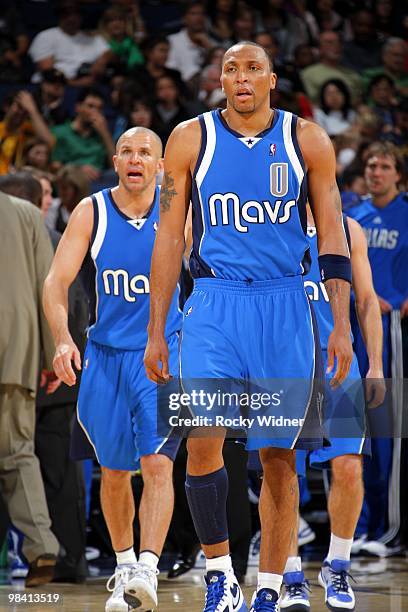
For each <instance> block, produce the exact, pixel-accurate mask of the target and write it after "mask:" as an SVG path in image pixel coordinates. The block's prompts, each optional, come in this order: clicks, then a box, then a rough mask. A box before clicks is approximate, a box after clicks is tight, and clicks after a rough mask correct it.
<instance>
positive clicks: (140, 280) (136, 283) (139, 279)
mask: <svg viewBox="0 0 408 612" xmlns="http://www.w3.org/2000/svg"><path fill="white" fill-rule="evenodd" d="M102 280H103V286H104V289H105V293H106V295H111V294H113V295H115V296H123V297H124V298H125V300H126V301H127V302H135V301H136V297H135V296H134V295H131V293H136V294H137V293H139V294H140V293H150V286H149V279H148V278H147V276H144V274H135V276H133V277H132V278H130V279H129V274H128V272H127V271H126V270H104V271H103V272H102Z"/></svg>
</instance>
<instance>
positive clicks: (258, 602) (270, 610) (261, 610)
mask: <svg viewBox="0 0 408 612" xmlns="http://www.w3.org/2000/svg"><path fill="white" fill-rule="evenodd" d="M267 597H268V593H265V592H263V593H260V595H257V597H256V599H255V601H254V605H253V608H254V610H256V612H277V611H278V602H277V601H270V600H269V599H266V598H267Z"/></svg>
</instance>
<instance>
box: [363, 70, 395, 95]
mask: <svg viewBox="0 0 408 612" xmlns="http://www.w3.org/2000/svg"><path fill="white" fill-rule="evenodd" d="M381 81H387V83H388V85H389V86H390V87H393V88H394V87H395V83H394V79H392V78H391V77H390V76H389V75H388V74H385V72H383V73H382V74H377V75H376V76H375V77H373V78H372V79H371V80H370V82H369V83H368V92H369V93H371V90H372V88H373V87H375V86H376V85H378V83H381Z"/></svg>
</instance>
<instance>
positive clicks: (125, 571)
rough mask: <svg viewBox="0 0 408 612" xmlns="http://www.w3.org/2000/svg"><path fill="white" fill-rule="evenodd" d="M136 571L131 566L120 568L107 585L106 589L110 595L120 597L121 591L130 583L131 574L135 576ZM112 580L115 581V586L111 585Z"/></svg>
mask: <svg viewBox="0 0 408 612" xmlns="http://www.w3.org/2000/svg"><path fill="white" fill-rule="evenodd" d="M134 571H135V568H134V567H131V566H125V567H120V568H118V569H117V570H116V571H115V573H114V574H112V576H111V577H110V578H109V580H108V581H107V583H106V589H107V590H108V591H109V593H113V595H114V596H116V595H119V591H120V589H122V588H123V586H124V585H125V584H126V583H127V582H128V581H129V577H130V574H133V572H134ZM112 580H114V583H113V586H112V584H111V583H112Z"/></svg>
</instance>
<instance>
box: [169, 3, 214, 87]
mask: <svg viewBox="0 0 408 612" xmlns="http://www.w3.org/2000/svg"><path fill="white" fill-rule="evenodd" d="M184 24H185V28H183V29H182V30H180V31H179V32H177V33H176V34H171V35H170V36H169V37H168V40H169V43H170V52H169V58H168V60H167V64H166V65H167V67H168V68H173V69H175V70H179V71H180V73H181V78H182V79H183V81H189V80H190V79H191V78H192V77H193V76H194V75H195V74H197V72H199V71H200V70H201V67H202V65H203V61H204V59H205V55H206V53H207V52H208V51H209V50H210V49H211V48H212V47H214V46H215V42H214V41H213V40H212V39H211V38H210V36H209V35H208V33H207V25H206V14H205V6H204V4H203V3H202V2H199V1H195V2H191V3H190V4H189V5H188V6H187V7H186V9H185V14H184Z"/></svg>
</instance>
